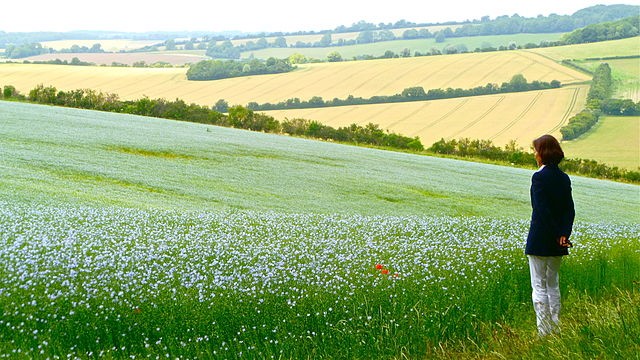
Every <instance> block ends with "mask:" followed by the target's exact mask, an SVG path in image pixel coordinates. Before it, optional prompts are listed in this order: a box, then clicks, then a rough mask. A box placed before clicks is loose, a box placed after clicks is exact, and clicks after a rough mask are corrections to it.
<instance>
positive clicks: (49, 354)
mask: <svg viewBox="0 0 640 360" xmlns="http://www.w3.org/2000/svg"><path fill="white" fill-rule="evenodd" d="M0 154H1V156H0V315H1V316H0V359H3V358H7V359H40V358H42V359H46V358H52V359H55V358H60V359H62V358H65V359H94V358H107V359H125V358H127V359H129V358H134V359H136V358H154V359H157V358H169V359H205V358H206V359H209V358H211V359H218V358H220V359H272V358H273V359H401V358H402V359H405V358H408V359H422V358H441V359H451V358H519V359H520V358H522V359H538V358H549V359H566V358H571V359H593V358H608V357H609V356H611V354H614V355H613V356H614V357H619V358H624V359H626V358H633V357H634V356H636V355H637V353H638V350H640V344H639V343H638V339H639V338H640V314H638V311H637V308H638V307H637V303H638V301H639V300H640V294H639V289H638V286H637V283H638V281H640V256H638V255H640V238H639V235H638V234H640V226H639V225H638V221H637V219H638V213H639V211H640V187H638V186H636V185H630V184H622V183H615V182H610V181H602V180H595V179H588V178H581V177H578V176H572V189H573V194H574V199H575V203H576V212H577V217H576V224H575V227H574V232H573V235H572V241H573V243H574V244H575V247H574V248H573V249H571V255H570V256H569V257H567V258H566V260H564V262H563V267H562V271H561V280H560V281H561V290H562V294H563V306H564V308H563V309H564V310H563V313H562V316H563V317H562V321H563V322H562V333H561V334H560V335H558V336H552V337H549V338H545V339H539V338H538V337H537V335H536V330H535V315H534V313H533V309H532V306H531V299H530V296H531V290H530V285H529V274H528V269H527V260H526V258H525V256H524V254H523V248H524V243H525V238H526V234H527V229H528V225H529V224H528V221H529V216H530V211H531V210H530V205H529V185H530V178H531V175H532V173H533V171H534V170H533V167H532V169H531V170H526V169H515V168H508V167H501V166H495V165H489V164H478V163H471V162H464V161H458V160H451V159H440V158H432V157H427V156H421V155H414V154H407V153H397V152H390V151H382V150H375V149H367V148H361V147H355V146H345V145H339V144H332V143H329V142H318V141H311V140H306V139H301V138H292V137H287V136H277V135H271V134H263V133H257V132H249V131H242V130H236V129H229V128H220V127H215V126H208V125H201V124H194V123H186V122H178V121H170V120H162V119H156V118H148V117H139V116H131V115H123V114H115V113H103V112H95V111H85V110H77V109H68V108H58V107H49V106H41V105H32V104H26V103H14V102H4V101H2V102H0ZM621 334H625V335H627V336H620V335H621Z"/></svg>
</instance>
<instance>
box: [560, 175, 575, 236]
mask: <svg viewBox="0 0 640 360" xmlns="http://www.w3.org/2000/svg"><path fill="white" fill-rule="evenodd" d="M564 190H565V191H564V197H563V200H564V204H563V206H564V211H563V212H562V216H561V221H560V224H561V225H560V235H561V236H562V235H564V236H566V237H567V238H569V236H571V231H572V229H573V220H574V219H575V217H576V210H575V206H574V203H573V196H572V195H571V180H570V179H569V177H568V176H567V180H566V186H565V189H564Z"/></svg>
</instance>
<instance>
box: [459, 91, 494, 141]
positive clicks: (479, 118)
mask: <svg viewBox="0 0 640 360" xmlns="http://www.w3.org/2000/svg"><path fill="white" fill-rule="evenodd" d="M505 98H506V96H500V98H499V99H498V100H497V101H496V102H495V103H494V104H493V105H491V107H489V109H487V111H485V112H484V113H482V115H480V116H478V117H477V118H475V119H474V120H473V121H471V122H469V123H468V124H467V125H465V126H464V127H463V128H462V129H460V130H458V131H457V132H456V133H454V134H453V135H451V136H449V139H453V138H454V137H455V136H458V135H460V134H461V133H463V132H465V131H466V130H468V129H469V128H470V127H472V126H474V125H475V124H477V123H478V122H480V121H482V119H484V118H485V117H487V116H488V115H489V114H490V113H491V112H493V110H495V109H496V108H497V107H498V105H500V103H502V101H503V100H504V99H505Z"/></svg>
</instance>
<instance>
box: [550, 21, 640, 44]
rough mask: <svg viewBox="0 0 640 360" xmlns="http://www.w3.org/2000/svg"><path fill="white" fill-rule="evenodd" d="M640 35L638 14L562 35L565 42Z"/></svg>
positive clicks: (594, 40)
mask: <svg viewBox="0 0 640 360" xmlns="http://www.w3.org/2000/svg"><path fill="white" fill-rule="evenodd" d="M638 35H640V16H631V17H628V18H624V19H622V20H618V21H614V22H606V23H599V24H591V25H587V26H585V27H583V28H581V29H577V30H574V31H572V32H570V33H568V34H565V35H564V36H563V37H562V41H563V42H564V43H566V44H582V43H590V42H598V41H607V40H617V39H625V38H630V37H634V36H638Z"/></svg>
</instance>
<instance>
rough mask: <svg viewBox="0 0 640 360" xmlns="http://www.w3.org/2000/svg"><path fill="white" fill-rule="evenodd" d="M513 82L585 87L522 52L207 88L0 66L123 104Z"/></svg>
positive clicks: (152, 73) (96, 71)
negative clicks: (113, 97)
mask: <svg viewBox="0 0 640 360" xmlns="http://www.w3.org/2000/svg"><path fill="white" fill-rule="evenodd" d="M516 74H522V75H524V76H525V78H526V79H527V80H528V81H534V80H539V81H551V80H558V81H560V82H561V83H563V84H572V83H579V82H583V81H587V80H590V78H589V76H587V75H585V74H582V73H580V72H578V71H575V70H573V69H569V68H566V67H564V66H562V65H560V64H557V63H555V62H553V61H551V60H549V59H546V58H544V57H541V56H538V55H535V54H531V53H527V52H522V51H512V52H494V53H482V54H459V55H446V56H431V57H417V58H400V59H385V60H369V61H349V62H340V63H322V64H306V65H300V68H299V69H298V70H296V71H294V72H291V73H284V74H277V75H260V76H248V77H242V78H231V79H223V80H215V81H187V80H186V69H138V68H111V67H66V66H55V65H23V64H2V65H1V66H0V78H1V79H2V81H3V83H4V84H11V85H14V86H16V88H17V89H18V90H20V91H22V92H28V91H29V90H31V89H33V88H34V87H36V86H37V85H38V84H44V85H45V86H46V85H53V86H55V87H56V88H59V89H64V90H72V89H77V88H92V89H97V90H101V91H104V92H110V93H116V94H118V95H120V97H121V98H123V99H137V98H140V97H142V96H143V95H147V96H149V97H151V98H166V99H175V98H180V99H183V100H184V101H187V102H194V103H197V104H202V105H213V104H214V103H215V102H216V101H217V100H218V99H221V98H222V99H225V100H227V101H228V102H229V104H239V105H246V104H247V103H249V102H252V101H253V102H258V103H265V102H279V101H284V100H287V99H289V98H295V97H297V98H300V99H302V100H308V99H310V98H311V97H313V96H321V97H323V98H324V99H333V98H334V97H337V98H346V97H347V96H349V95H353V96H359V97H365V98H368V97H371V96H375V95H393V94H397V93H400V92H402V90H404V89H405V88H408V87H414V86H422V87H423V88H424V89H425V90H428V89H434V88H448V87H452V88H463V89H467V88H473V87H476V86H484V85H486V84H487V83H498V84H500V83H502V82H508V81H509V80H510V79H511V77H513V76H514V75H516Z"/></svg>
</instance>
